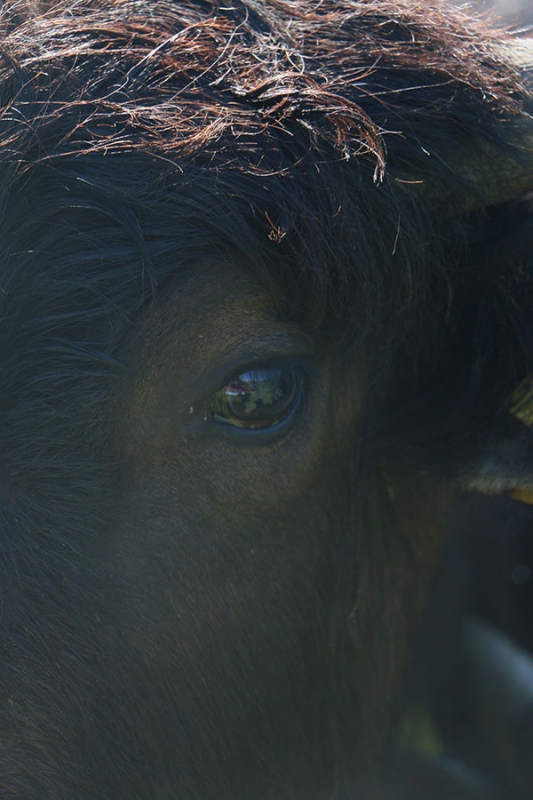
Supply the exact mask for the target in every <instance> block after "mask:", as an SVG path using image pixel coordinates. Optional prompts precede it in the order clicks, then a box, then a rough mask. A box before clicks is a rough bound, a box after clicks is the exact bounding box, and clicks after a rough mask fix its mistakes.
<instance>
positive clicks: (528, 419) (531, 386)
mask: <svg viewBox="0 0 533 800" xmlns="http://www.w3.org/2000/svg"><path fill="white" fill-rule="evenodd" d="M509 413H510V414H512V415H513V417H514V418H515V419H517V420H519V422H522V423H523V424H524V425H525V426H526V427H527V428H529V429H530V430H533V379H532V378H531V377H529V378H526V379H525V380H524V381H522V383H521V384H519V385H518V386H517V388H516V389H515V390H514V392H513V393H512V395H511V397H510V404H509ZM510 496H511V497H512V498H513V500H518V501H519V502H520V503H528V504H529V505H533V490H531V489H514V491H512V492H511V495H510Z"/></svg>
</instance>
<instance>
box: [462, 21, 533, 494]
mask: <svg viewBox="0 0 533 800" xmlns="http://www.w3.org/2000/svg"><path fill="white" fill-rule="evenodd" d="M493 53H494V58H495V60H496V61H497V62H500V64H504V65H505V66H506V68H511V69H513V70H516V71H518V72H519V73H520V74H521V78H522V80H521V83H522V87H523V90H524V91H523V95H522V102H523V112H522V113H519V114H517V115H512V116H510V118H509V119H506V120H505V122H504V125H506V126H507V130H508V134H506V135H508V139H507V141H508V144H509V147H508V149H507V155H506V156H505V157H503V158H501V157H500V158H498V157H496V154H495V153H494V154H493V155H491V148H492V147H494V145H492V144H491V142H487V143H482V144H481V145H480V146H479V143H478V142H476V146H479V150H478V152H477V156H476V158H474V159H472V161H471V162H469V164H468V165H465V170H464V172H463V174H465V175H467V184H469V185H471V186H472V187H473V190H472V192H471V193H469V194H468V196H463V198H460V199H459V203H460V204H462V205H460V206H459V208H457V206H455V207H454V206H453V202H451V203H450V207H451V209H452V211H451V214H452V215H453V216H456V215H458V216H466V217H471V216H472V213H473V214H474V215H475V214H476V213H478V212H481V213H483V214H486V222H485V235H484V236H482V243H481V245H480V244H479V241H478V243H477V244H476V246H475V247H474V248H473V249H474V250H475V251H476V255H475V257H474V261H475V262H476V263H475V268H476V271H477V274H478V275H479V283H478V284H477V285H476V286H474V287H471V291H473V292H474V293H476V292H477V291H478V290H479V296H476V297H474V298H473V300H472V301H471V302H469V304H468V305H469V307H470V317H469V318H470V319H471V320H472V319H475V320H476V322H475V323H474V325H473V327H474V328H475V327H476V325H477V329H476V332H475V334H474V335H477V336H478V341H477V344H476V345H475V346H473V348H472V360H471V370H472V372H473V373H475V372H476V371H478V372H479V373H483V372H484V378H482V379H479V382H478V387H480V396H479V397H478V407H479V408H480V409H483V408H487V407H490V408H491V409H492V410H491V413H490V415H488V416H487V417H486V418H485V419H484V420H483V421H482V423H481V425H480V427H479V430H480V431H482V433H481V435H480V436H479V439H478V443H479V448H474V449H477V454H476V455H475V456H474V458H473V459H471V460H470V459H467V461H469V463H468V465H467V466H466V467H465V468H464V470H463V473H462V480H461V482H462V484H463V485H464V486H466V488H468V489H474V490H476V491H482V492H485V493H497V494H509V495H511V496H512V497H514V498H515V499H517V500H521V501H523V502H527V503H531V504H533V37H529V38H516V39H509V40H508V41H507V42H505V43H499V44H497V45H494V47H493ZM460 166H461V165H459V167H460ZM468 176H471V177H468ZM476 187H481V189H479V190H478V189H476ZM483 209H486V211H483ZM470 266H471V265H470ZM476 287H477V288H476ZM476 303H477V304H478V306H483V310H482V311H479V310H476V311H475V312H473V311H472V309H473V308H474V307H475V305H476ZM463 311H464V309H463ZM483 315H484V318H483V319H484V322H483V324H481V325H480V324H479V320H480V318H481V317H482V316H483ZM480 330H481V331H482V333H481V335H480V333H479V331H480ZM470 335H472V330H470V331H463V336H464V340H463V341H464V346H465V347H468V343H467V341H466V339H467V338H468V337H469V336H470ZM482 362H484V363H483V365H481V363H482ZM490 395H492V397H491V396H490ZM483 414H484V411H483V410H481V411H480V416H481V417H483ZM474 427H475V426H474Z"/></svg>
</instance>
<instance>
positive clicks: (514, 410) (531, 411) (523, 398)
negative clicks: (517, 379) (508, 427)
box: [509, 377, 533, 428]
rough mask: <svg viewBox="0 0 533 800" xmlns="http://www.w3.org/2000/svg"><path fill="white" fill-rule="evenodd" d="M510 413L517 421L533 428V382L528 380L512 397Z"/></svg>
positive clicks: (523, 382) (530, 379) (519, 386)
mask: <svg viewBox="0 0 533 800" xmlns="http://www.w3.org/2000/svg"><path fill="white" fill-rule="evenodd" d="M509 413H510V414H512V415H513V417H515V418H516V419H518V420H520V422H523V423H524V425H527V427H528V428H533V380H532V378H531V377H529V378H526V379H525V380H524V381H522V383H520V384H519V385H518V386H517V387H516V389H515V390H514V392H513V393H512V395H511V397H510V402H509Z"/></svg>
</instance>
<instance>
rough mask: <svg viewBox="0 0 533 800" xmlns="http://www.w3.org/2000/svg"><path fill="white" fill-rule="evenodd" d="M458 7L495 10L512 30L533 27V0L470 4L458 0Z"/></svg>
mask: <svg viewBox="0 0 533 800" xmlns="http://www.w3.org/2000/svg"><path fill="white" fill-rule="evenodd" d="M456 5H471V6H472V7H473V8H476V9H481V10H483V9H494V10H495V11H496V12H497V14H498V15H499V16H500V17H501V18H502V19H503V20H505V23H506V24H508V25H510V26H511V27H512V28H521V27H523V26H526V25H533V0H483V2H472V3H469V4H466V3H463V2H459V0H457V2H456ZM532 33H533V30H532Z"/></svg>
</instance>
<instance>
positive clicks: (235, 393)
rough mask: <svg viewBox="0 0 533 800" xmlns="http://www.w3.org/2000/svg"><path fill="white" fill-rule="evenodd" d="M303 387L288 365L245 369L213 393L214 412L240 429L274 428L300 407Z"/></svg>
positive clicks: (219, 418) (217, 416)
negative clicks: (298, 405) (246, 370)
mask: <svg viewBox="0 0 533 800" xmlns="http://www.w3.org/2000/svg"><path fill="white" fill-rule="evenodd" d="M300 388H301V381H300V379H299V377H298V376H297V375H296V374H295V372H294V370H293V369H291V368H289V367H284V368H283V367H269V368H264V369H254V370H250V371H248V372H243V373H241V374H240V375H238V376H237V377H236V378H235V379H234V380H231V381H229V383H227V384H226V386H224V387H223V388H222V389H220V390H219V391H218V392H216V394H215V395H214V396H213V404H212V415H213V418H214V419H215V420H217V421H218V422H223V423H226V424H229V425H233V426H235V427H237V428H246V429H248V430H265V429H267V428H273V427H275V426H276V425H278V424H279V423H280V422H282V421H283V420H284V419H286V418H287V417H288V416H289V414H290V413H291V412H292V411H293V410H294V408H295V407H296V406H297V404H298V403H299V400H300V395H301V390H300Z"/></svg>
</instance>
